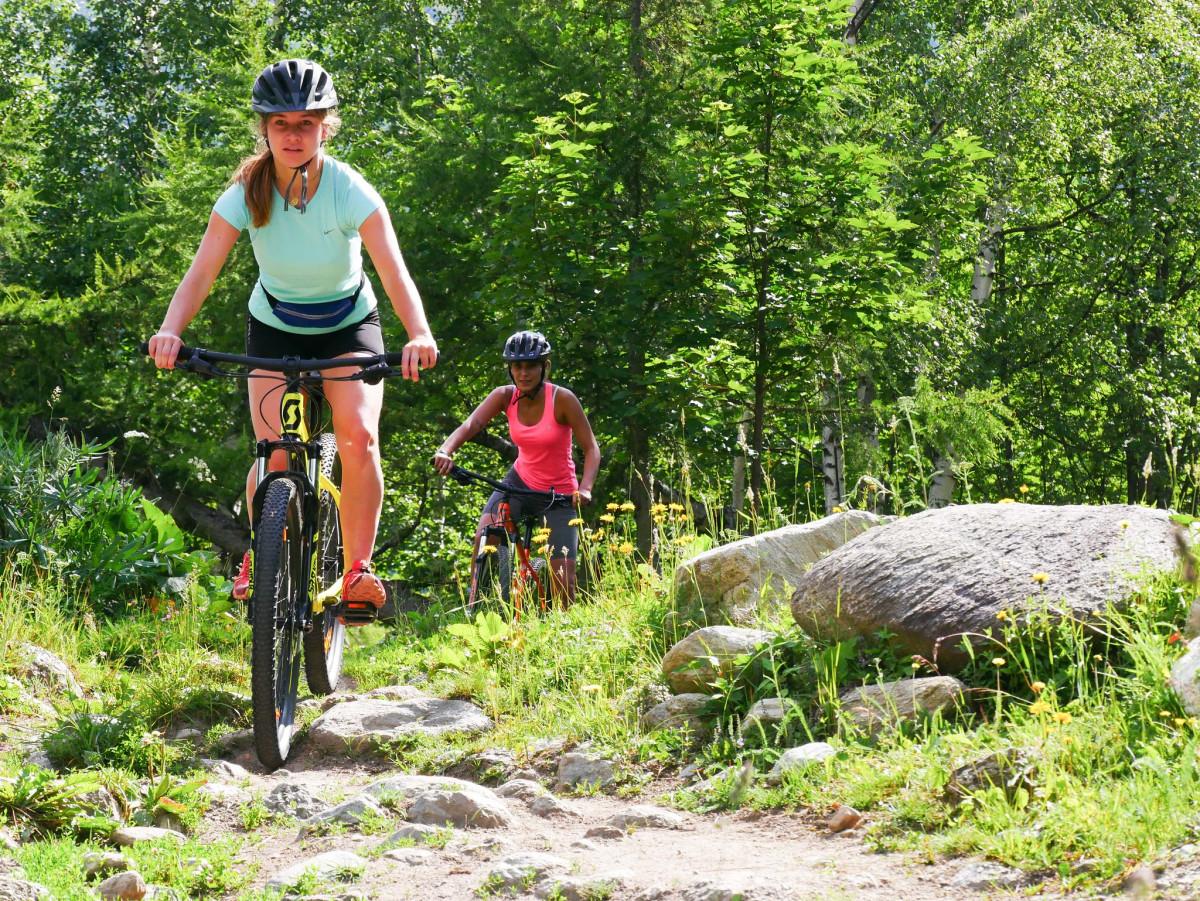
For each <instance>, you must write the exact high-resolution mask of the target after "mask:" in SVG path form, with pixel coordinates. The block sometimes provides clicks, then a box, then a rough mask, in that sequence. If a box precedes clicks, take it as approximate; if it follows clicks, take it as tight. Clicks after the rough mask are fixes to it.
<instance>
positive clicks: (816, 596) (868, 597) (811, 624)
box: [792, 503, 1179, 671]
mask: <svg viewBox="0 0 1200 901" xmlns="http://www.w3.org/2000/svg"><path fill="white" fill-rule="evenodd" d="M1178 528H1179V527H1178V526H1177V525H1175V524H1174V523H1173V522H1171V521H1170V519H1169V518H1168V515H1167V513H1166V512H1165V511H1163V510H1154V509H1150V508H1148V507H1135V506H1128V505H1117V504H1114V505H1109V506H1101V507H1088V506H1064V507H1050V506H1045V507H1044V506H1036V505H1033V504H1011V503H1010V504H974V505H968V506H960V507H946V508H943V509H940V510H928V511H926V512H924V513H919V514H917V515H916V516H912V517H909V518H907V519H902V520H900V521H898V522H895V523H892V524H890V525H888V526H887V527H886V528H883V529H872V530H871V531H869V532H867V533H866V534H865V535H863V536H861V537H860V538H858V539H857V540H855V541H854V542H852V543H850V544H848V545H846V546H845V547H842V548H839V549H838V550H836V551H834V552H832V553H831V554H829V555H828V556H827V557H825V558H824V559H822V560H821V561H819V562H818V563H816V564H814V565H813V567H812V568H811V569H810V570H809V571H808V572H807V573H806V574H805V575H804V576H803V577H802V578H801V579H800V581H799V583H798V584H797V586H796V591H795V594H794V595H793V596H792V615H793V616H794V617H795V619H796V622H797V623H798V624H799V625H800V627H801V628H802V629H804V630H805V631H806V632H808V633H810V634H812V635H816V636H819V637H822V638H849V637H853V636H869V635H872V634H874V633H875V632H877V631H879V630H880V629H884V628H886V629H887V630H888V631H889V632H892V633H894V634H895V635H896V640H897V642H898V643H899V646H900V647H901V648H902V649H903V650H906V651H908V652H909V653H913V654H921V655H922V656H925V657H928V658H930V659H934V655H935V652H936V662H937V664H938V666H939V668H940V669H941V670H942V671H947V670H954V669H956V668H958V667H960V666H962V665H964V664H965V663H966V661H967V655H966V654H965V652H963V651H962V650H961V648H960V646H959V641H960V639H959V636H961V635H964V634H968V633H978V632H981V631H982V630H984V629H987V628H989V627H991V628H993V629H995V627H996V626H998V625H999V623H998V622H997V618H996V617H997V614H998V613H1000V612H1001V611H1004V610H1011V611H1016V610H1019V609H1021V608H1023V607H1025V606H1026V605H1027V604H1030V603H1032V604H1038V605H1046V604H1049V605H1051V606H1052V608H1053V609H1054V610H1055V611H1057V615H1060V616H1070V617H1073V618H1076V619H1081V620H1086V619H1089V618H1090V617H1092V616H1094V615H1095V614H1097V613H1100V612H1102V611H1104V610H1105V608H1106V606H1107V605H1108V604H1110V603H1111V604H1113V605H1114V606H1116V607H1117V608H1120V607H1121V606H1122V605H1123V604H1124V603H1125V602H1126V600H1127V598H1128V597H1129V595H1130V593H1131V590H1132V588H1133V587H1134V585H1135V583H1136V581H1137V579H1138V577H1139V576H1141V575H1142V574H1143V573H1149V572H1163V571H1170V570H1173V569H1174V568H1175V567H1176V566H1178V551H1177V544H1176V541H1177V534H1178Z"/></svg>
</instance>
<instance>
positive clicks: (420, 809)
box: [408, 785, 512, 829]
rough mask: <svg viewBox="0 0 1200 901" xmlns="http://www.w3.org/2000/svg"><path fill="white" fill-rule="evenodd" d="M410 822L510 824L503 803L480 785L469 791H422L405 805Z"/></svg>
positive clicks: (490, 826)
mask: <svg viewBox="0 0 1200 901" xmlns="http://www.w3.org/2000/svg"><path fill="white" fill-rule="evenodd" d="M408 819H409V820H410V821H411V822H413V823H425V824H426V825H429V826H444V825H446V824H447V823H450V824H452V825H454V826H458V827H459V828H462V829H467V828H472V829H500V828H504V827H506V826H510V825H512V817H511V816H510V815H509V812H508V808H507V807H506V806H505V804H504V802H503V801H501V800H500V799H499V798H497V797H496V796H495V794H493V793H492V792H490V791H488V790H487V789H486V788H483V787H482V786H478V785H477V786H474V787H473V789H472V790H469V791H467V790H461V789H451V790H441V791H429V792H424V793H423V794H421V795H420V796H419V797H418V798H417V800H415V801H414V802H413V803H412V806H411V807H409V808H408Z"/></svg>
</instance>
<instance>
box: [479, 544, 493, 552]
mask: <svg viewBox="0 0 1200 901" xmlns="http://www.w3.org/2000/svg"><path fill="white" fill-rule="evenodd" d="M480 550H481V551H483V553H485V554H494V553H496V550H497V548H496V545H494V544H485V545H484V546H483V547H481V548H480Z"/></svg>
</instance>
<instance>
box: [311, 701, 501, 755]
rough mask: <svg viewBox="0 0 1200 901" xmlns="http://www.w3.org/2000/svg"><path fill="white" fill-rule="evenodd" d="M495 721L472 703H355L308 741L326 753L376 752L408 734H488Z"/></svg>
mask: <svg viewBox="0 0 1200 901" xmlns="http://www.w3.org/2000/svg"><path fill="white" fill-rule="evenodd" d="M491 728H492V721H491V719H489V718H488V716H487V714H485V713H484V712H483V711H482V710H480V709H479V708H478V707H476V706H475V705H474V704H472V703H470V702H469V701H454V700H443V699H442V698H413V699H412V700H409V701H385V700H370V701H351V702H350V703H348V704H338V705H337V706H336V707H333V708H331V709H330V710H329V711H328V712H327V713H323V714H322V715H321V716H319V717H317V719H315V720H314V721H313V724H312V726H310V727H309V730H308V737H309V739H310V740H311V741H312V743H313V744H314V745H315V746H316V747H318V748H321V749H322V750H324V751H337V752H344V751H345V749H346V748H347V747H351V748H354V749H355V750H361V749H372V748H375V747H378V746H379V745H384V744H387V743H388V742H392V741H395V740H396V739H398V738H399V737H400V736H401V735H404V734H406V733H408V732H424V733H426V734H429V735H442V734H445V733H450V732H459V733H468V734H470V733H475V732H486V731H488V730H489V729H491Z"/></svg>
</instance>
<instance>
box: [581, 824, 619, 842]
mask: <svg viewBox="0 0 1200 901" xmlns="http://www.w3.org/2000/svg"><path fill="white" fill-rule="evenodd" d="M625 834H626V833H625V830H624V829H618V828H617V827H616V826H593V827H592V828H591V829H589V830H588V831H587V832H585V833H584V834H583V837H584V838H598V839H602V840H604V841H614V840H616V839H622V838H624V837H625Z"/></svg>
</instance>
